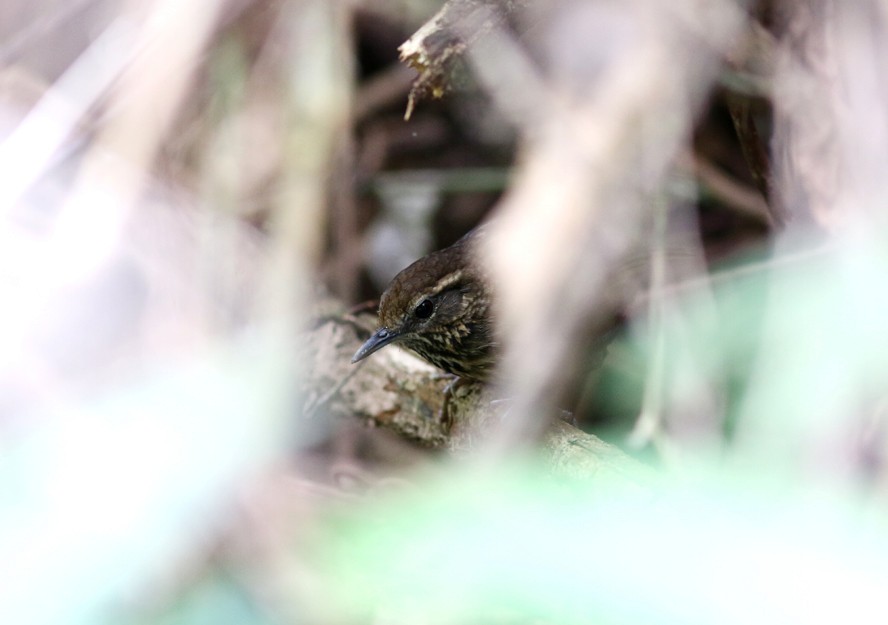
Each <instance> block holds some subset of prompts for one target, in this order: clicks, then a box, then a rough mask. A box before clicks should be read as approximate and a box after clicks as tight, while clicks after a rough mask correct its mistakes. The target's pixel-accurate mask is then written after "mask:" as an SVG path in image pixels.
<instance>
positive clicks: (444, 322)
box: [352, 228, 498, 382]
mask: <svg viewBox="0 0 888 625" xmlns="http://www.w3.org/2000/svg"><path fill="white" fill-rule="evenodd" d="M483 231H484V230H483V228H476V229H475V230H472V231H471V232H469V233H468V234H467V235H465V236H464V237H463V238H461V239H460V240H459V241H457V242H456V243H454V244H453V245H451V246H450V247H448V248H445V249H443V250H439V251H437V252H432V253H431V254H429V255H428V256H424V257H422V258H420V259H419V260H417V261H416V262H415V263H413V264H412V265H410V266H409V267H407V268H406V269H404V270H403V271H401V273H399V274H398V275H397V276H395V278H394V279H393V280H392V282H391V284H389V286H388V288H387V289H386V290H385V292H384V293H383V294H382V299H381V300H380V303H379V328H378V329H377V330H376V332H374V333H373V335H372V336H371V337H370V338H369V339H367V341H366V342H365V343H364V344H363V345H362V346H361V348H360V349H359V350H358V351H357V353H355V355H354V357H353V358H352V362H353V363H355V362H358V361H359V360H363V359H364V358H366V357H367V356H369V355H370V354H372V353H373V352H375V351H377V350H379V349H382V348H383V347H385V346H386V345H389V344H391V343H398V344H399V345H402V346H404V347H406V348H407V349H409V350H411V351H413V352H415V353H416V354H418V355H419V356H420V357H421V358H423V359H424V360H426V361H428V362H430V363H431V364H433V365H435V366H436V367H438V368H440V369H443V370H444V371H446V372H448V373H452V374H455V375H457V376H459V377H460V378H462V379H466V380H476V381H480V382H484V381H486V380H488V379H489V378H490V377H491V375H492V373H493V368H494V365H495V362H496V357H497V351H498V350H497V346H498V343H497V340H496V338H495V336H494V327H493V320H492V318H491V288H490V282H489V280H488V279H487V276H486V274H485V273H484V271H483V270H482V269H481V266H480V263H478V262H476V260H475V257H474V256H475V250H474V247H475V244H476V243H477V241H478V240H479V238H480V236H481V235H480V233H482V232H483Z"/></svg>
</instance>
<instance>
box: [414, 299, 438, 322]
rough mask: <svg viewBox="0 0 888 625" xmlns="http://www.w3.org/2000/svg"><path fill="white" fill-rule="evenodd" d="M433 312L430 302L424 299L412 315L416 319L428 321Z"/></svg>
mask: <svg viewBox="0 0 888 625" xmlns="http://www.w3.org/2000/svg"><path fill="white" fill-rule="evenodd" d="M434 310H435V305H434V304H432V300H430V299H424V300H422V301H421V302H420V303H419V304H418V305H417V307H416V308H415V309H414V310H413V314H414V315H416V318H417V319H428V318H429V317H431V316H432V311H434Z"/></svg>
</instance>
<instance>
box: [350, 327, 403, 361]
mask: <svg viewBox="0 0 888 625" xmlns="http://www.w3.org/2000/svg"><path fill="white" fill-rule="evenodd" d="M397 338H398V333H397V332H392V331H391V330H387V329H385V328H379V329H378V330H377V331H376V332H375V333H374V334H373V336H371V337H370V338H369V339H367V342H366V343H364V344H363V345H361V348H360V349H359V350H358V351H356V352H355V355H354V356H352V364H354V363H356V362H358V361H359V360H364V358H366V357H367V356H369V355H370V354H372V353H373V352H375V351H377V350H379V349H382V348H383V347H385V346H386V345H388V344H389V343H391V342H392V341H394V340H395V339H397Z"/></svg>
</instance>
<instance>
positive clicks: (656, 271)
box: [628, 196, 668, 448]
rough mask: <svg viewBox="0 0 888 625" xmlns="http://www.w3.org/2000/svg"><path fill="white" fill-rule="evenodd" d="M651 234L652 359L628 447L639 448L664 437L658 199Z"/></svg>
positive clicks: (663, 220)
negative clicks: (639, 410) (661, 436)
mask: <svg viewBox="0 0 888 625" xmlns="http://www.w3.org/2000/svg"><path fill="white" fill-rule="evenodd" d="M653 219H654V223H653V228H652V234H651V288H650V299H649V300H648V311H647V312H648V336H649V337H651V350H650V358H649V359H648V370H647V376H646V380H645V387H644V396H643V398H642V405H641V413H640V414H639V416H638V420H637V421H636V422H635V427H634V429H633V431H632V433H631V434H630V435H629V441H628V442H629V444H630V445H631V446H633V447H636V448H641V447H644V446H646V445H647V444H648V443H650V442H651V441H656V440H657V439H658V438H660V435H661V434H662V422H663V414H662V413H663V381H664V379H665V373H666V332H665V328H664V325H663V289H664V286H665V283H666V225H667V219H668V204H667V203H666V201H665V199H664V198H663V197H662V196H657V197H656V199H655V201H654V207H653Z"/></svg>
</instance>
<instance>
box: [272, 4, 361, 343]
mask: <svg viewBox="0 0 888 625" xmlns="http://www.w3.org/2000/svg"><path fill="white" fill-rule="evenodd" d="M281 19H282V23H284V24H289V25H290V26H289V32H288V33H287V35H288V41H287V43H288V52H289V55H288V59H289V60H290V65H288V66H286V71H287V72H289V75H288V76H287V77H286V80H285V84H286V87H287V93H286V96H285V97H286V104H285V106H286V117H285V119H286V131H287V135H286V137H285V146H284V147H285V154H284V175H283V177H282V180H281V190H280V194H279V195H278V202H277V205H276V207H275V210H274V212H273V214H272V216H271V224H270V225H271V232H272V241H271V245H270V256H269V270H268V273H267V283H266V288H267V290H266V301H265V302H263V303H264V305H265V306H266V307H267V308H266V312H267V313H268V314H269V315H270V316H271V317H272V318H273V319H277V320H280V321H281V322H283V324H284V327H287V328H290V329H293V328H295V324H293V323H292V320H293V314H294V313H295V312H297V311H299V308H300V305H301V303H302V302H304V301H305V298H304V295H305V292H304V291H303V289H304V288H305V285H306V284H307V281H306V272H307V271H308V270H309V269H310V268H312V267H316V266H317V263H318V260H319V258H320V256H321V251H322V245H323V239H324V237H323V233H324V227H325V222H324V215H325V209H326V206H327V202H326V200H327V189H328V180H329V177H330V172H331V167H332V159H333V152H334V150H335V148H336V145H337V144H338V141H339V137H341V136H342V132H344V129H345V128H346V122H347V119H348V110H349V104H350V97H351V88H352V81H353V72H352V58H351V49H350V47H349V40H350V38H349V10H348V8H347V6H346V4H345V3H343V2H338V1H331V0H302V1H301V2H294V3H292V4H289V5H287V6H286V7H284V8H283V9H282V16H281Z"/></svg>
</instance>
